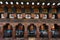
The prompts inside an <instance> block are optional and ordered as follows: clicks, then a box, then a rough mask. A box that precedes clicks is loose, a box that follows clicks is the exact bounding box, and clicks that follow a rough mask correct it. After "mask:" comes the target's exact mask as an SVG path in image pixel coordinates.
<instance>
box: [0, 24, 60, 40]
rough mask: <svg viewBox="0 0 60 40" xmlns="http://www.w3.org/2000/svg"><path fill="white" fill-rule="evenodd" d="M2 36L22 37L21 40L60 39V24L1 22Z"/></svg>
mask: <svg viewBox="0 0 60 40" xmlns="http://www.w3.org/2000/svg"><path fill="white" fill-rule="evenodd" d="M0 38H1V39H6V38H8V39H9V38H10V39H11V38H12V39H13V40H15V39H21V38H22V39H21V40H30V39H31V40H32V39H35V40H37V39H38V40H51V39H52V38H54V40H55V39H56V40H59V38H60V24H53V23H51V24H41V23H28V24H27V23H2V24H0ZM44 38H45V39H44ZM52 40H53V39H52Z"/></svg>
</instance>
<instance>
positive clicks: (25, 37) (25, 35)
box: [24, 23, 28, 40]
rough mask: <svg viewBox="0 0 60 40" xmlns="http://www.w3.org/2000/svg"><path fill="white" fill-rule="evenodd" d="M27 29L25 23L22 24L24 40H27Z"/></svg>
mask: <svg viewBox="0 0 60 40" xmlns="http://www.w3.org/2000/svg"><path fill="white" fill-rule="evenodd" d="M27 27H28V25H27V23H25V24H24V28H25V31H24V40H28V38H27V37H28V31H27Z"/></svg>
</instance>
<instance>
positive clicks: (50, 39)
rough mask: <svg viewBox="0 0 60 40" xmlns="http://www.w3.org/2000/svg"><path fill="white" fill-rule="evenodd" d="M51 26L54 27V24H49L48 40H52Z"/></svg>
mask: <svg viewBox="0 0 60 40" xmlns="http://www.w3.org/2000/svg"><path fill="white" fill-rule="evenodd" d="M51 26H54V24H53V23H49V28H48V31H49V32H48V33H49V40H52V38H51V37H52V35H51Z"/></svg>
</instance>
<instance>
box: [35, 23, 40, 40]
mask: <svg viewBox="0 0 60 40" xmlns="http://www.w3.org/2000/svg"><path fill="white" fill-rule="evenodd" d="M36 27H37V32H36V35H37V39H36V40H40V36H39V35H40V32H39V27H40V23H37V24H36Z"/></svg>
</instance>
